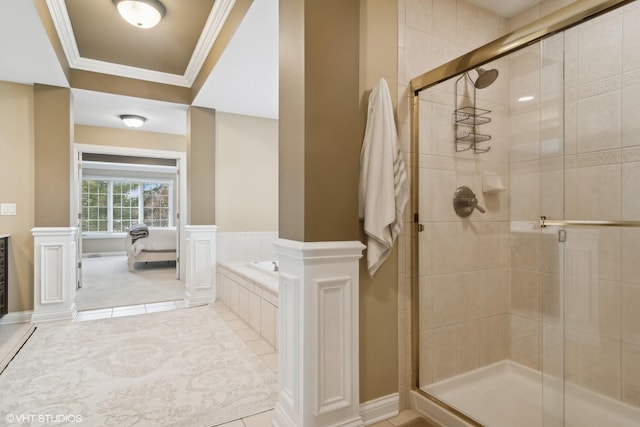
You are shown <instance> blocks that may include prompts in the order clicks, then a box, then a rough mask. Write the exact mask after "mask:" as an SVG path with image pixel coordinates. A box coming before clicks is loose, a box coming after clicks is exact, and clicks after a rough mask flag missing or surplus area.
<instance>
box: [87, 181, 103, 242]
mask: <svg viewBox="0 0 640 427" xmlns="http://www.w3.org/2000/svg"><path fill="white" fill-rule="evenodd" d="M108 190H109V183H108V182H107V181H82V231H109V229H108V223H109V218H108V209H109V206H108Z"/></svg>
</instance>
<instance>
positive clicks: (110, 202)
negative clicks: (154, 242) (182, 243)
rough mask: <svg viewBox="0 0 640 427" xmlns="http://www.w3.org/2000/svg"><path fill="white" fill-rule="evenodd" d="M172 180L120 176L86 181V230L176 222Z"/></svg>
mask: <svg viewBox="0 0 640 427" xmlns="http://www.w3.org/2000/svg"><path fill="white" fill-rule="evenodd" d="M172 189H173V186H172V183H171V182H161V181H142V182H141V181H138V180H123V179H122V178H120V179H102V178H101V179H84V180H83V181H82V231H83V232H92V233H93V232H98V233H121V232H124V231H125V230H126V229H127V227H129V226H131V225H135V224H138V223H141V222H144V223H145V224H147V225H148V226H153V227H171V226H173V218H172V216H173V207H172V203H173V197H172Z"/></svg>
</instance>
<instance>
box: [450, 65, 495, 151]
mask: <svg viewBox="0 0 640 427" xmlns="http://www.w3.org/2000/svg"><path fill="white" fill-rule="evenodd" d="M465 77H466V78H468V79H469V81H470V82H471V86H473V105H472V106H467V107H459V106H458V82H460V80H462V79H465ZM465 82H466V79H465ZM454 97H455V107H456V109H455V111H454V113H453V119H454V123H455V126H456V128H455V133H456V142H455V143H456V151H457V152H461V151H467V150H473V152H474V153H486V152H487V151H489V150H491V147H486V148H480V147H479V146H478V144H480V143H483V142H486V141H489V140H490V139H491V136H490V135H486V134H483V133H479V132H478V126H480V125H484V124H487V123H489V122H491V117H489V116H488V114H489V113H490V112H491V110H485V109H483V108H478V107H476V86H475V84H474V82H473V80H471V77H470V76H469V73H464V74H463V75H462V76H460V77H459V78H458V80H456V85H455V92H454Z"/></svg>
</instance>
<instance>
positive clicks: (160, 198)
mask: <svg viewBox="0 0 640 427" xmlns="http://www.w3.org/2000/svg"><path fill="white" fill-rule="evenodd" d="M143 188H144V190H143V198H144V223H145V224H147V225H149V226H153V227H168V226H169V222H170V219H171V217H170V209H169V184H166V183H165V184H163V183H157V182H156V183H152V182H148V183H144V184H143Z"/></svg>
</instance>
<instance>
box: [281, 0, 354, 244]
mask: <svg viewBox="0 0 640 427" xmlns="http://www.w3.org/2000/svg"><path fill="white" fill-rule="evenodd" d="M359 19H360V9H359V4H358V3H355V2H345V1H341V0H331V1H315V0H286V1H281V2H280V134H279V135H280V136H279V139H280V147H279V148H280V157H279V161H280V207H279V210H280V220H279V222H280V224H279V231H280V237H282V238H286V239H291V240H297V241H305V242H314V241H330V240H356V239H358V237H359V235H358V220H357V218H358V170H359V159H360V145H361V143H362V141H361V124H360V115H359V109H358V106H359V91H358V81H359V60H358V58H359V44H358V41H359Z"/></svg>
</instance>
